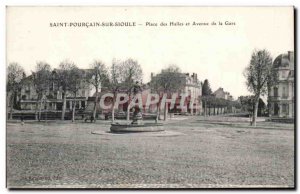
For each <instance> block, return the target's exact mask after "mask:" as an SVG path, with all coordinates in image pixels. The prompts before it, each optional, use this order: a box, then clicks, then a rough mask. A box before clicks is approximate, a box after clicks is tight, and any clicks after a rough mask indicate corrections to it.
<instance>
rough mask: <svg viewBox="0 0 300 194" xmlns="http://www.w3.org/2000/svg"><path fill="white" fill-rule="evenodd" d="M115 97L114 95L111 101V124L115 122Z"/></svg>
mask: <svg viewBox="0 0 300 194" xmlns="http://www.w3.org/2000/svg"><path fill="white" fill-rule="evenodd" d="M115 98H116V95H114V97H113V101H112V109H111V121H112V123H114V121H115V102H116V99H115Z"/></svg>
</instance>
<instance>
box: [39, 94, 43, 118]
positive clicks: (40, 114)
mask: <svg viewBox="0 0 300 194" xmlns="http://www.w3.org/2000/svg"><path fill="white" fill-rule="evenodd" d="M39 104H40V106H39V121H41V118H42V105H43V100H42V99H40V103H39Z"/></svg>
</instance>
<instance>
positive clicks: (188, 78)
mask: <svg viewBox="0 0 300 194" xmlns="http://www.w3.org/2000/svg"><path fill="white" fill-rule="evenodd" d="M153 76H154V74H153V73H151V78H153ZM180 77H181V79H183V85H184V86H183V89H181V90H178V91H177V94H178V95H177V98H176V101H175V106H174V108H173V109H171V108H170V104H169V105H168V109H169V110H168V112H170V113H190V114H192V115H193V114H201V113H202V101H201V99H200V97H201V95H202V85H201V82H200V81H199V80H198V77H197V74H196V73H193V74H191V75H190V74H189V73H182V74H181V76H180ZM181 94H183V95H186V99H185V102H184V105H185V106H186V107H187V108H186V109H181V108H178V107H179V106H180V101H181V98H182V96H181ZM168 98H171V96H169V97H168ZM150 111H151V112H153V110H151V109H150Z"/></svg>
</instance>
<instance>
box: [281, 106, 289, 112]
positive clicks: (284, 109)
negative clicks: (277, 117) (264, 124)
mask: <svg viewBox="0 0 300 194" xmlns="http://www.w3.org/2000/svg"><path fill="white" fill-rule="evenodd" d="M288 110H289V107H288V104H283V105H282V113H287V112H288Z"/></svg>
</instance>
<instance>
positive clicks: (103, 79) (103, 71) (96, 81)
mask: <svg viewBox="0 0 300 194" xmlns="http://www.w3.org/2000/svg"><path fill="white" fill-rule="evenodd" d="M90 67H91V71H90V72H88V75H87V76H86V78H87V79H86V81H87V83H89V84H91V85H93V87H94V88H95V91H96V93H95V101H94V109H93V118H94V121H96V111H97V107H98V98H99V96H98V95H99V94H98V93H99V90H100V89H101V87H104V86H107V85H108V71H107V68H106V66H105V64H104V63H103V62H102V61H97V60H95V61H94V62H93V63H92V64H91V65H90Z"/></svg>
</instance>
